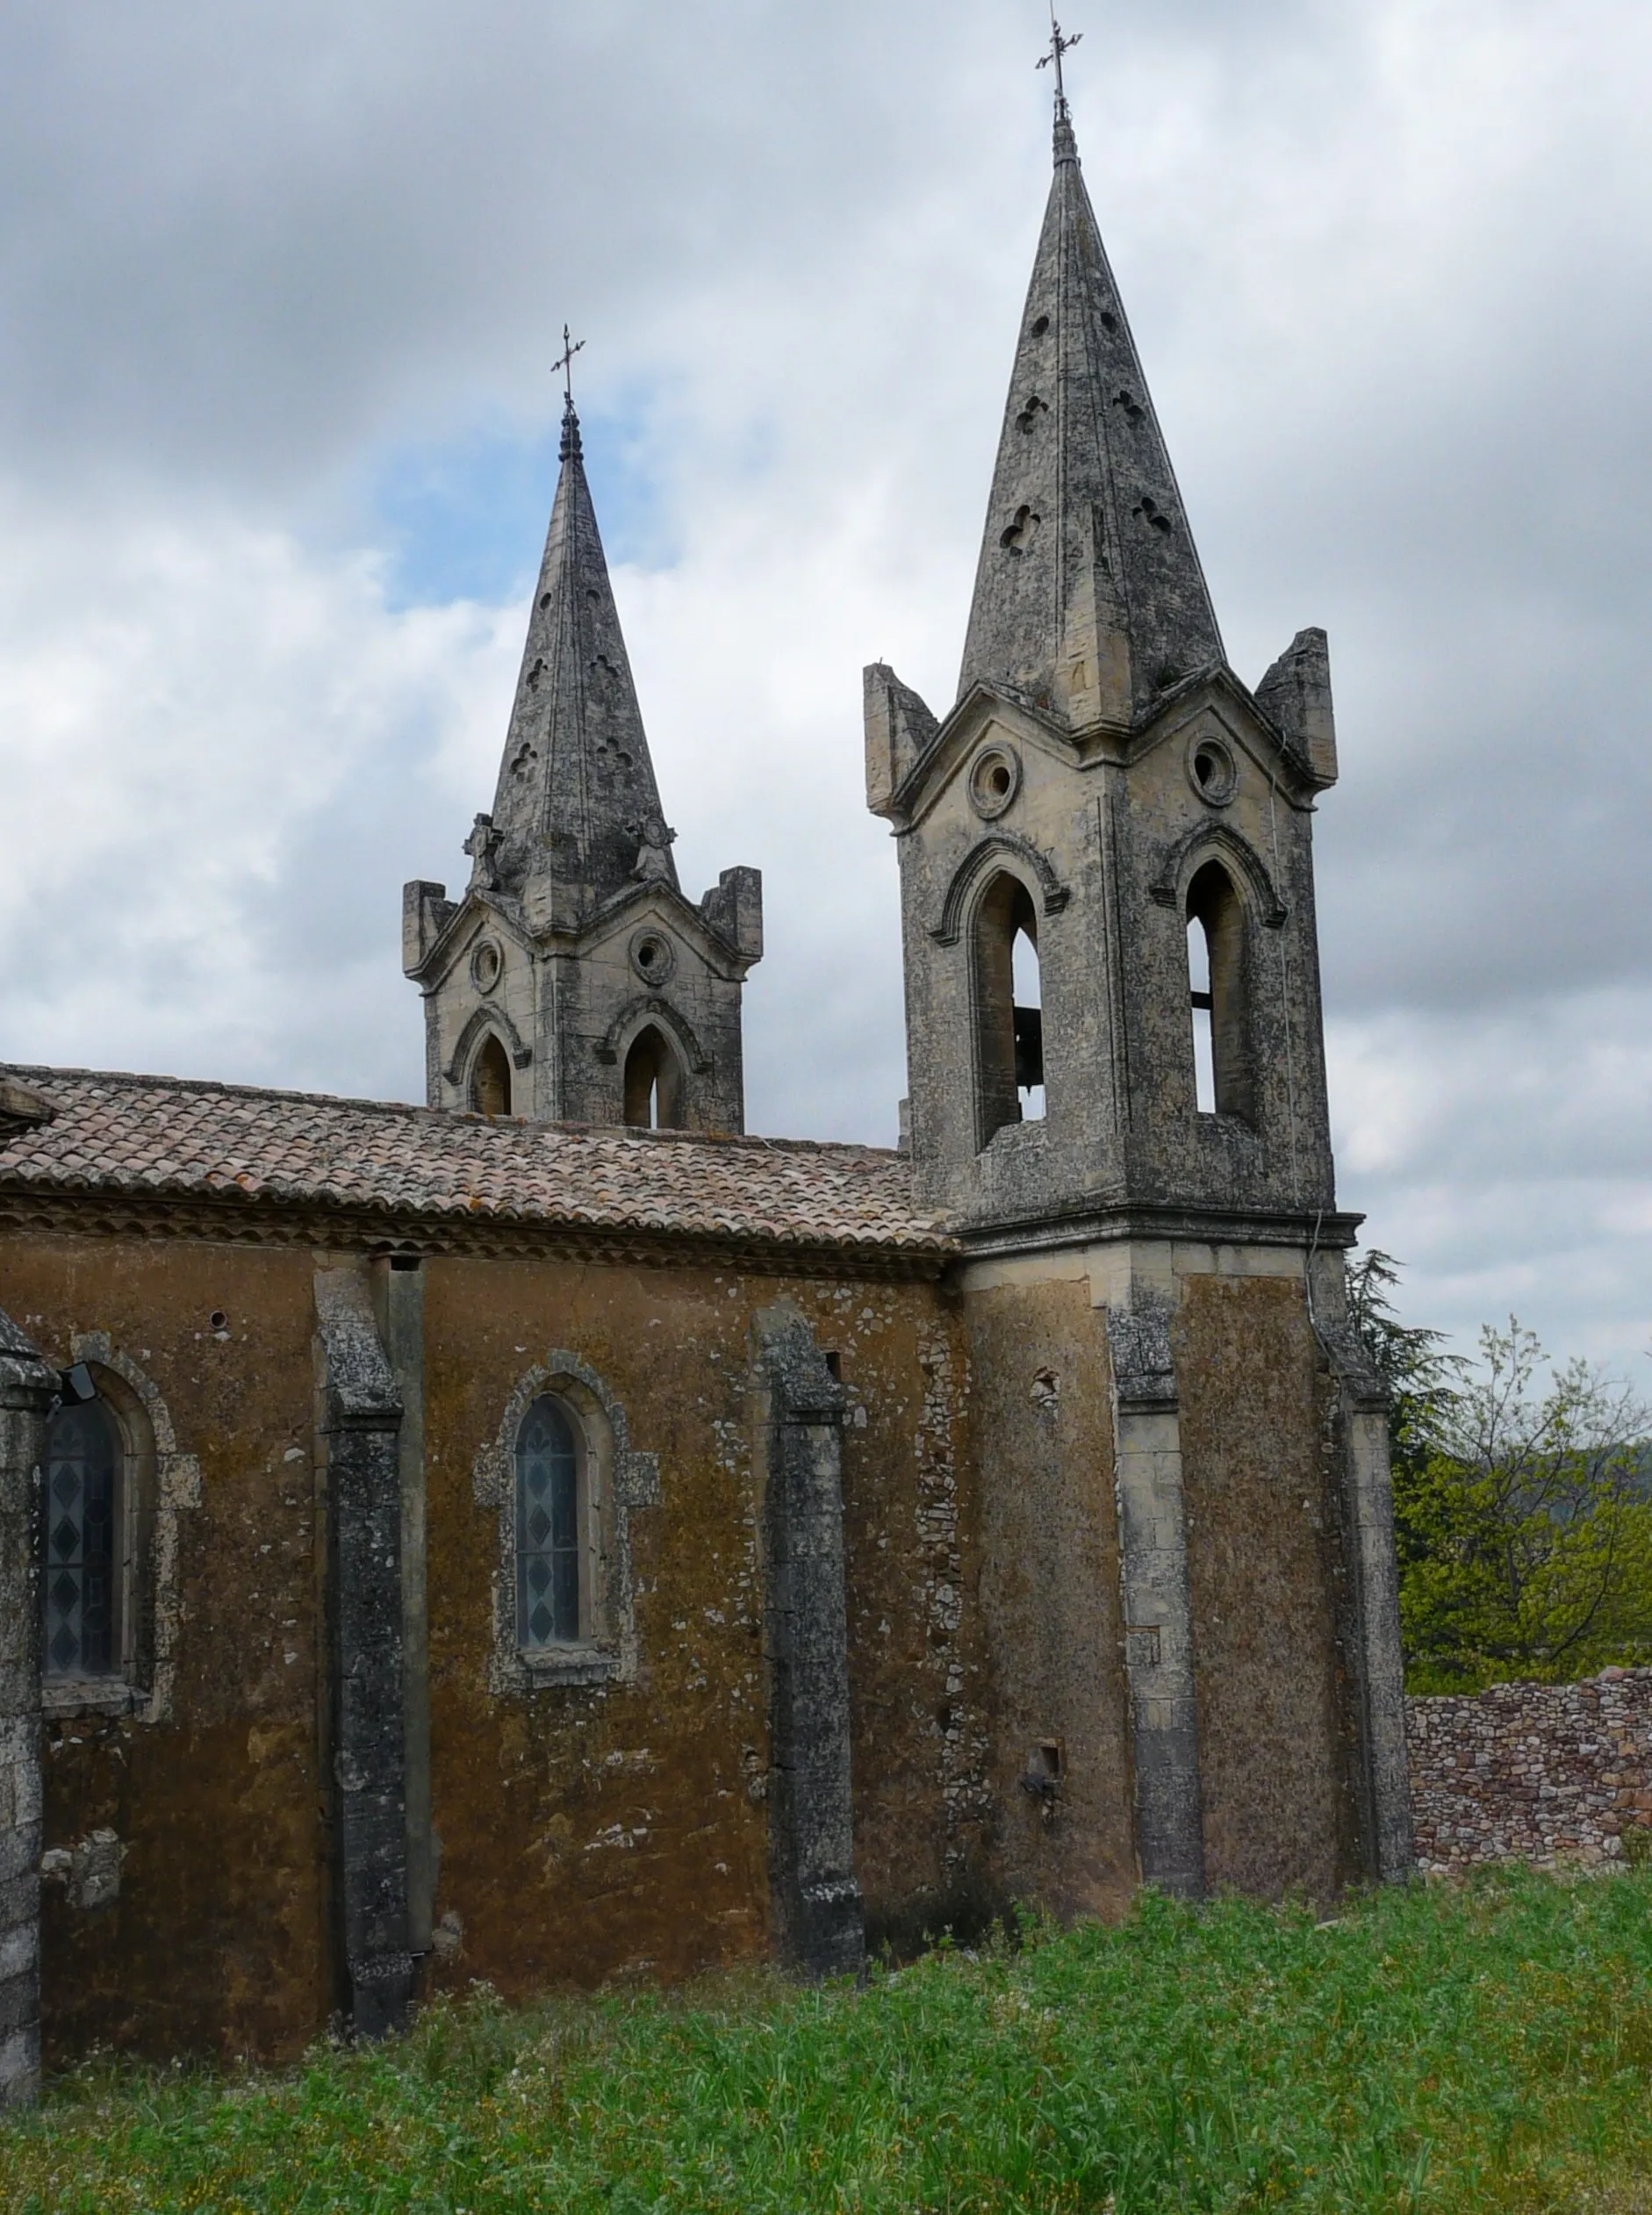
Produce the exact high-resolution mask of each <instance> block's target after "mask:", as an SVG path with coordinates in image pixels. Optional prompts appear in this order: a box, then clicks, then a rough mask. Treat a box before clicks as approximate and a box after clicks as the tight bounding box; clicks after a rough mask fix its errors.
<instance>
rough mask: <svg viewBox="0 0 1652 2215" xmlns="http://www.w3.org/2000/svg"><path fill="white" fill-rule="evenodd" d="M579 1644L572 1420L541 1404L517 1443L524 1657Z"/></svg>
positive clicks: (554, 1404)
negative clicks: (539, 1650)
mask: <svg viewBox="0 0 1652 2215" xmlns="http://www.w3.org/2000/svg"><path fill="white" fill-rule="evenodd" d="M516 1636H517V1642H518V1643H519V1644H520V1645H521V1646H522V1647H523V1648H524V1649H525V1650H528V1651H532V1650H534V1649H535V1647H540V1646H550V1645H563V1644H566V1643H571V1641H573V1640H575V1639H577V1638H578V1636H579V1456H578V1446H577V1444H576V1442H575V1439H574V1430H573V1425H572V1423H571V1421H570V1420H569V1416H568V1412H567V1410H566V1409H565V1408H564V1406H563V1405H562V1402H561V1401H560V1400H557V1399H536V1400H535V1402H534V1404H533V1406H531V1407H530V1408H529V1409H528V1413H527V1415H526V1417H525V1418H524V1419H523V1422H522V1428H521V1431H520V1432H519V1433H518V1434H517V1439H516Z"/></svg>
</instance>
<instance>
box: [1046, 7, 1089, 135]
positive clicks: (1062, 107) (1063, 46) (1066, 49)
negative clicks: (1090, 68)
mask: <svg viewBox="0 0 1652 2215" xmlns="http://www.w3.org/2000/svg"><path fill="white" fill-rule="evenodd" d="M1083 36H1084V33H1083V32H1081V31H1075V32H1074V33H1073V36H1072V37H1071V38H1070V39H1069V38H1068V37H1067V34H1066V33H1065V32H1063V30H1062V28H1061V26H1060V25H1059V23H1058V22H1057V21H1056V19H1055V0H1050V51H1049V53H1048V54H1044V55H1042V56H1040V58H1039V61H1038V67H1039V68H1041V69H1047V68H1049V67H1050V64H1051V63H1052V62H1053V63H1054V64H1055V119H1056V121H1057V122H1058V123H1067V122H1070V121H1071V120H1072V118H1071V114H1070V112H1069V111H1068V108H1067V86H1066V85H1065V84H1064V83H1063V82H1062V79H1061V57H1062V55H1063V54H1071V52H1072V51H1073V49H1074V47H1075V46H1077V44H1078V43H1079V41H1080V40H1081V38H1082V37H1083Z"/></svg>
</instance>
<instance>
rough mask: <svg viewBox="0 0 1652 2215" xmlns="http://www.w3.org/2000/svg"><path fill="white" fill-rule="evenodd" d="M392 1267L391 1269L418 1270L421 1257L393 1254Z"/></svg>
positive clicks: (391, 1258)
mask: <svg viewBox="0 0 1652 2215" xmlns="http://www.w3.org/2000/svg"><path fill="white" fill-rule="evenodd" d="M390 1265H391V1269H417V1268H418V1267H419V1266H420V1262H419V1256H418V1255H417V1254H392V1255H391V1257H390Z"/></svg>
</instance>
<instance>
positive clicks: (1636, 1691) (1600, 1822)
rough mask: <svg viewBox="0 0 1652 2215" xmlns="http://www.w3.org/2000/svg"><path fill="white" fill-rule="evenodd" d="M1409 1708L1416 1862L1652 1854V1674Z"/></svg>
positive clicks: (1501, 1689) (1595, 1859) (1453, 1864)
mask: <svg viewBox="0 0 1652 2215" xmlns="http://www.w3.org/2000/svg"><path fill="white" fill-rule="evenodd" d="M1405 1705H1406V1730H1407V1736H1408V1738H1409V1741H1410V1747H1411V1816H1412V1821H1413V1823H1414V1824H1415V1827H1416V1833H1417V1860H1418V1866H1419V1867H1420V1868H1423V1869H1425V1870H1429V1869H1433V1870H1443V1869H1461V1868H1463V1867H1466V1866H1469V1865H1470V1864H1472V1863H1475V1862H1480V1861H1502V1860H1510V1859H1512V1860H1521V1861H1531V1862H1536V1863H1539V1864H1548V1865H1552V1864H1555V1863H1559V1862H1582V1863H1585V1864H1602V1863H1605V1862H1610V1861H1616V1860H1619V1859H1625V1858H1627V1859H1639V1858H1640V1857H1641V1853H1642V1852H1648V1853H1652V1669H1605V1670H1603V1671H1602V1672H1601V1673H1600V1675H1599V1676H1598V1677H1594V1678H1591V1679H1587V1680H1585V1681H1584V1683H1582V1684H1575V1685H1533V1684H1513V1685H1494V1686H1492V1687H1491V1688H1490V1691H1488V1692H1483V1693H1479V1694H1464V1695H1453V1696H1448V1697H1444V1698H1432V1699H1416V1700H1408V1701H1406V1703H1405Z"/></svg>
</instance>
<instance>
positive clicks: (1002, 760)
mask: <svg viewBox="0 0 1652 2215" xmlns="http://www.w3.org/2000/svg"><path fill="white" fill-rule="evenodd" d="M1020 789H1021V758H1020V756H1019V755H1018V754H1017V753H1016V751H1015V749H1014V748H1013V747H1011V746H983V747H982V748H981V750H980V752H979V753H978V754H977V755H976V757H975V759H974V762H973V765H972V766H971V768H970V773H969V800H970V805H971V806H972V807H973V809H974V810H975V813H976V814H977V815H978V816H980V817H981V819H982V820H983V821H984V822H986V823H992V822H993V821H995V819H996V818H997V817H998V816H1001V815H1002V814H1003V813H1004V811H1005V809H1007V808H1008V807H1009V804H1010V802H1012V801H1013V800H1014V798H1015V796H1016V793H1018V792H1019V791H1020Z"/></svg>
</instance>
